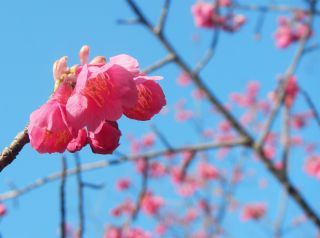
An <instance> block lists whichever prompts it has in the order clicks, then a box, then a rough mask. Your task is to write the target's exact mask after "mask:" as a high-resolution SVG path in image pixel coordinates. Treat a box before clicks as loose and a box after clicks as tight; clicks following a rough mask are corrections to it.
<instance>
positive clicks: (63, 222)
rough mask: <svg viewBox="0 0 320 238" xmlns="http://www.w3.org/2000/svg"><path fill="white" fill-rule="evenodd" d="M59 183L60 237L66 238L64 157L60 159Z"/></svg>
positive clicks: (65, 172)
mask: <svg viewBox="0 0 320 238" xmlns="http://www.w3.org/2000/svg"><path fill="white" fill-rule="evenodd" d="M61 166H62V168H61V170H62V171H61V176H60V177H61V182H60V237H61V238H66V207H65V206H66V203H65V189H66V177H67V176H66V175H67V161H66V158H65V157H64V156H62V158H61Z"/></svg>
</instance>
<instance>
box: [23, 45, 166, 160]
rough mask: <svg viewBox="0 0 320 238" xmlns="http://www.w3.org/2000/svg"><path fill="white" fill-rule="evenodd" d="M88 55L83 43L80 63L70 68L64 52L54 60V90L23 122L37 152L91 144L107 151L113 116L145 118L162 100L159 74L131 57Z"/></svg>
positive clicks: (113, 137)
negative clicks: (148, 72) (143, 68)
mask: <svg viewBox="0 0 320 238" xmlns="http://www.w3.org/2000/svg"><path fill="white" fill-rule="evenodd" d="M88 57H89V47H88V46H83V47H82V48H81V50H80V53H79V58H80V64H79V65H74V66H72V67H70V68H69V67H68V66H67V57H62V58H60V59H59V60H57V61H56V62H55V63H54V66H53V76H54V80H55V90H54V93H53V94H52V96H51V97H50V99H49V100H48V101H47V102H46V103H45V104H44V105H42V106H41V107H40V108H39V109H37V110H36V111H34V112H33V113H32V114H31V116H30V123H29V127H28V132H29V137H30V142H31V146H32V147H33V148H34V149H35V150H37V151H38V152H40V153H54V152H59V153H62V152H64V151H65V150H66V149H67V150H68V151H70V152H75V151H79V150H80V149H81V148H82V147H84V146H85V145H87V144H90V147H91V149H92V151H93V152H94V153H99V154H110V153H112V152H113V151H114V150H115V149H116V148H117V147H118V145H119V138H120V136H121V132H120V130H119V128H118V124H117V120H118V119H119V118H120V117H121V116H122V115H123V114H124V115H125V116H127V117H128V118H131V119H135V120H140V121H145V120H150V119H151V118H152V117H153V116H154V115H155V114H157V113H159V112H160V110H161V109H162V107H163V106H164V105H165V104H166V100H165V96H164V93H163V91H162V89H161V87H160V86H159V84H158V83H157V82H156V81H157V80H159V79H161V78H162V77H159V76H147V75H145V74H143V73H142V72H141V70H140V68H139V63H138V61H137V60H136V59H135V58H133V57H131V56H129V55H125V54H122V55H117V56H114V57H111V58H110V60H109V61H108V62H107V61H106V59H105V57H102V56H97V57H95V58H94V59H92V60H91V61H90V62H88Z"/></svg>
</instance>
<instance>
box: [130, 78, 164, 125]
mask: <svg viewBox="0 0 320 238" xmlns="http://www.w3.org/2000/svg"><path fill="white" fill-rule="evenodd" d="M135 83H136V88H137V91H138V100H137V102H136V104H135V105H134V106H133V107H125V108H124V114H125V115H126V116H127V117H128V118H131V119H135V120H140V121H146V120H150V119H151V118H152V117H153V116H154V115H155V114H157V113H159V112H160V110H161V109H162V107H163V106H165V105H166V99H165V96H164V93H163V91H162V89H161V87H160V86H159V84H158V83H156V82H155V81H154V80H152V79H151V78H149V77H147V76H138V77H136V78H135Z"/></svg>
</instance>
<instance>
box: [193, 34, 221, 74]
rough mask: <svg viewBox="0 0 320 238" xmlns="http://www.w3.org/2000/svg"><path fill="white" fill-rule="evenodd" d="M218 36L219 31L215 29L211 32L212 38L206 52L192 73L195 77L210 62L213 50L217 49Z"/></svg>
mask: <svg viewBox="0 0 320 238" xmlns="http://www.w3.org/2000/svg"><path fill="white" fill-rule="evenodd" d="M219 35H220V29H219V28H217V29H215V30H214V31H213V36H212V40H211V44H210V47H209V48H208V50H207V52H206V53H205V54H204V56H203V57H202V59H201V60H200V61H199V62H198V63H197V65H196V67H195V68H194V70H193V71H192V73H193V74H194V75H197V74H199V73H200V71H201V70H202V69H203V68H204V67H205V66H206V65H207V64H208V63H209V62H210V60H211V58H212V56H213V54H214V52H215V49H216V48H217V44H218V40H219Z"/></svg>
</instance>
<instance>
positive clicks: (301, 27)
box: [274, 11, 312, 49]
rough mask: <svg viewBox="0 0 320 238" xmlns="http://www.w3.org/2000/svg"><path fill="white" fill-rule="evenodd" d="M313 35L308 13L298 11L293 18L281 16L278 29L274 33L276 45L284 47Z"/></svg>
mask: <svg viewBox="0 0 320 238" xmlns="http://www.w3.org/2000/svg"><path fill="white" fill-rule="evenodd" d="M311 35H312V31H311V29H310V27H309V25H308V24H307V23H306V14H305V13H304V12H301V11H297V12H296V13H295V14H294V17H293V18H292V19H289V18H287V17H284V16H281V17H279V20H278V29H277V31H276V32H275V34H274V38H275V40H276V46H277V47H278V48H281V49H283V48H286V47H288V46H290V45H291V44H292V43H294V42H297V41H299V40H301V39H302V38H305V37H307V38H309V37H310V36H311Z"/></svg>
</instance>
